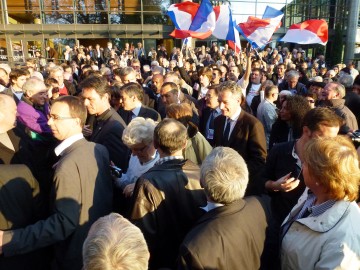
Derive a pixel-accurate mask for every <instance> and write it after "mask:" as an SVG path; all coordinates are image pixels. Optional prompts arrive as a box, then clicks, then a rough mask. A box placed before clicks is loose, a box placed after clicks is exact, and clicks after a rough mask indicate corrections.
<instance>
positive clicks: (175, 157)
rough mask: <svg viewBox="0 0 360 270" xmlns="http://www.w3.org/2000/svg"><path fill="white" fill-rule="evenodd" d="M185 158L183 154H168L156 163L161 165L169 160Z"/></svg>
mask: <svg viewBox="0 0 360 270" xmlns="http://www.w3.org/2000/svg"><path fill="white" fill-rule="evenodd" d="M176 159H178V160H183V159H184V157H183V156H168V157H163V158H160V159H159V160H158V161H156V163H155V165H161V164H163V163H165V162H167V161H169V160H176Z"/></svg>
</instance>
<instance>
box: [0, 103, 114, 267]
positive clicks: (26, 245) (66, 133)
mask: <svg viewBox="0 0 360 270" xmlns="http://www.w3.org/2000/svg"><path fill="white" fill-rule="evenodd" d="M86 114H87V113H86V108H85V106H84V104H83V102H82V101H81V100H80V99H78V98H77V97H71V96H65V97H61V98H59V99H57V100H56V101H55V103H54V104H53V106H52V110H51V113H50V114H49V121H48V124H49V126H50V127H51V130H52V131H53V134H54V136H55V137H56V138H57V139H58V140H60V141H62V142H61V143H60V144H59V145H58V146H57V147H56V148H55V153H56V155H58V156H60V160H59V161H58V162H57V163H56V165H55V176H54V180H53V189H52V192H51V194H52V195H51V196H52V198H51V200H52V203H51V204H50V205H53V207H52V212H51V214H50V216H49V217H48V218H47V219H45V220H40V221H38V222H36V223H34V224H32V225H29V226H27V227H25V228H22V229H16V230H10V231H5V232H2V231H0V253H3V254H4V256H12V255H17V254H25V253H28V252H31V251H33V250H36V249H39V248H42V247H47V246H50V245H54V258H53V268H52V269H81V267H82V256H81V250H82V245H83V242H84V240H85V238H86V235H87V233H88V231H89V228H90V226H91V225H92V223H94V222H95V221H96V220H97V219H98V218H99V217H102V216H104V215H107V214H109V213H110V212H111V210H112V194H113V193H112V181H111V176H110V171H109V163H110V161H109V154H108V151H107V150H106V148H105V147H104V146H102V145H99V144H95V143H91V142H87V141H86V140H85V139H84V137H83V135H82V127H83V125H84V123H85V120H86ZM85 157H86V158H85ZM100 172H101V173H100Z"/></svg>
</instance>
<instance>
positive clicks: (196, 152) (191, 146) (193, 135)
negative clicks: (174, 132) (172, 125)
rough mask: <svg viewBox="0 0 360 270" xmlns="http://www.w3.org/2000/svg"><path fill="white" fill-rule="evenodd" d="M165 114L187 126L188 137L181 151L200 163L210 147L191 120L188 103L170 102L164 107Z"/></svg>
mask: <svg viewBox="0 0 360 270" xmlns="http://www.w3.org/2000/svg"><path fill="white" fill-rule="evenodd" d="M166 115H167V117H169V118H174V119H176V120H178V121H179V122H181V123H182V124H183V125H184V126H185V127H186V128H187V131H188V136H189V138H188V140H187V145H186V148H185V150H184V152H183V155H184V158H185V159H189V160H191V161H192V162H194V163H195V164H198V165H201V163H202V162H203V160H204V159H205V158H206V157H207V155H208V154H209V153H210V152H211V150H212V147H211V145H210V144H209V142H208V141H207V140H206V139H205V137H204V136H203V135H202V134H201V133H200V132H199V131H198V127H197V126H196V125H195V124H194V122H193V121H192V118H193V111H192V109H191V107H190V105H189V104H186V103H182V104H171V105H170V106H168V107H167V108H166Z"/></svg>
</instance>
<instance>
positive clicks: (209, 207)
mask: <svg viewBox="0 0 360 270" xmlns="http://www.w3.org/2000/svg"><path fill="white" fill-rule="evenodd" d="M221 206H224V204H222V203H214V202H209V201H208V202H207V205H206V206H205V207H200V208H201V209H203V210H204V211H206V212H210V211H211V210H213V209H215V208H218V207H221Z"/></svg>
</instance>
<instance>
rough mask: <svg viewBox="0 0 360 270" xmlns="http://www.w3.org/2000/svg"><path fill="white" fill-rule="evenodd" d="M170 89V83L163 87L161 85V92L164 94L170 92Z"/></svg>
mask: <svg viewBox="0 0 360 270" xmlns="http://www.w3.org/2000/svg"><path fill="white" fill-rule="evenodd" d="M170 91H171V87H170V85H166V86H164V87H161V92H163V93H164V94H165V93H167V92H170Z"/></svg>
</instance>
